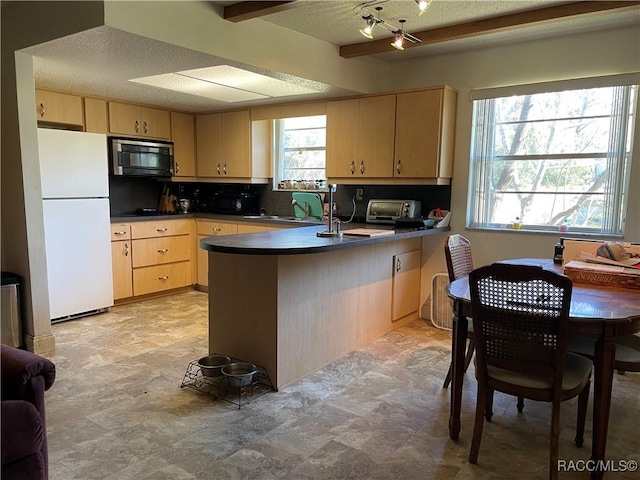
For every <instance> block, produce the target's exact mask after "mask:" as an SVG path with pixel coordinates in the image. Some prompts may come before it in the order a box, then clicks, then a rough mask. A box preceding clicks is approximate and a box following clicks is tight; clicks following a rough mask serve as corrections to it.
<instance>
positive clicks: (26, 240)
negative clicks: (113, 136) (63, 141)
mask: <svg viewBox="0 0 640 480" xmlns="http://www.w3.org/2000/svg"><path fill="white" fill-rule="evenodd" d="M53 18H55V19H56V21H51V19H53ZM102 22H103V12H102V5H101V4H100V3H99V2H9V3H4V2H3V4H2V29H1V32H2V41H1V44H2V69H1V70H2V102H0V103H1V105H2V142H0V143H1V148H2V163H1V165H2V174H1V175H0V177H1V182H2V184H1V185H2V192H1V194H2V201H1V202H0V205H1V208H2V223H1V225H2V234H1V237H0V238H1V242H0V252H1V259H2V270H8V271H11V272H13V273H16V274H18V275H20V277H21V280H22V281H21V285H20V290H21V296H22V302H21V306H22V317H23V326H24V333H25V335H24V336H25V339H24V340H25V346H26V347H27V348H28V349H29V350H31V351H35V352H37V353H45V352H51V351H53V349H54V348H55V339H54V337H53V335H52V334H51V321H50V317H49V294H48V285H47V268H46V257H45V252H44V221H43V216H42V195H41V193H40V192H41V190H40V170H39V168H40V167H39V161H38V147H37V123H36V118H35V115H34V112H35V91H34V80H33V60H32V57H31V56H29V55H25V54H23V53H16V51H18V50H20V49H22V48H25V47H28V46H31V45H36V44H39V43H42V42H45V41H48V40H51V39H54V38H59V37H62V36H65V35H70V34H72V33H75V32H78V31H81V30H85V29H87V28H92V27H95V26H98V25H100V24H102Z"/></svg>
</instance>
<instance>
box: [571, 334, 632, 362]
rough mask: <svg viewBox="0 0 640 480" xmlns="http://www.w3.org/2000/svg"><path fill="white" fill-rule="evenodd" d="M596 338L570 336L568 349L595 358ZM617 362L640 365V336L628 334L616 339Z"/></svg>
mask: <svg viewBox="0 0 640 480" xmlns="http://www.w3.org/2000/svg"><path fill="white" fill-rule="evenodd" d="M595 342H596V339H595V338H591V337H569V342H568V343H567V350H570V351H571V352H575V353H579V354H580V355H585V356H587V357H590V358H593V355H594V344H595ZM616 362H623V363H625V364H634V363H635V364H637V365H640V337H638V336H637V335H627V336H626V337H622V338H620V339H618V340H617V341H616Z"/></svg>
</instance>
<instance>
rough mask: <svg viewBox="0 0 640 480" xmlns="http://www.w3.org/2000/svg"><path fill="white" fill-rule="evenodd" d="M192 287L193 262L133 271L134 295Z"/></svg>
mask: <svg viewBox="0 0 640 480" xmlns="http://www.w3.org/2000/svg"><path fill="white" fill-rule="evenodd" d="M188 285H191V262H179V263H170V264H167V265H156V266H153V267H144V268H137V269H135V270H134V271H133V294H134V295H146V294H148V293H154V292H160V291H162V290H170V289H172V288H179V287H186V286H188Z"/></svg>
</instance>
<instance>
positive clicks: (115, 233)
mask: <svg viewBox="0 0 640 480" xmlns="http://www.w3.org/2000/svg"><path fill="white" fill-rule="evenodd" d="M126 233H127V232H113V234H114V235H124V234H126Z"/></svg>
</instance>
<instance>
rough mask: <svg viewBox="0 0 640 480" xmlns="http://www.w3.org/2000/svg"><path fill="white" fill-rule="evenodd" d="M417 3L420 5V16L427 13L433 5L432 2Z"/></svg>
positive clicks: (421, 0) (417, 0)
mask: <svg viewBox="0 0 640 480" xmlns="http://www.w3.org/2000/svg"><path fill="white" fill-rule="evenodd" d="M416 3H417V4H418V10H420V12H419V13H418V16H421V15H422V14H423V13H424V12H426V11H427V8H429V5H431V1H430V0H416Z"/></svg>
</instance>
